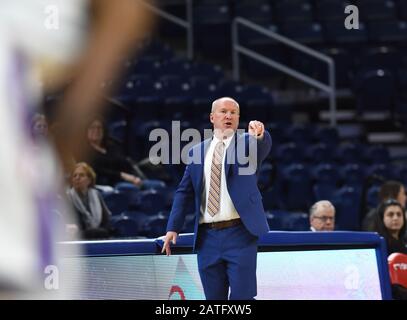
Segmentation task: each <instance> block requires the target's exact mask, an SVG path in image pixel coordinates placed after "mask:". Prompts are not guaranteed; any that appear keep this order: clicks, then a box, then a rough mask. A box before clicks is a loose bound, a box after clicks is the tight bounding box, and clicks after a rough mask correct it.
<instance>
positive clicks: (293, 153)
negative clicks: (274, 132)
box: [275, 143, 304, 166]
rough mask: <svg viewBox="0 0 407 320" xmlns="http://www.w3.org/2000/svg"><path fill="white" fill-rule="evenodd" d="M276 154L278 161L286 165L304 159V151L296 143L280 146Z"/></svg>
mask: <svg viewBox="0 0 407 320" xmlns="http://www.w3.org/2000/svg"><path fill="white" fill-rule="evenodd" d="M275 156H276V160H277V161H278V163H280V164H281V165H284V166H286V165H289V164H293V163H301V162H303V161H304V154H303V151H302V149H301V148H300V147H299V146H298V145H296V144H295V143H285V144H282V145H280V146H278V147H277V149H276V154H275Z"/></svg>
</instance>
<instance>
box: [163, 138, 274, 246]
mask: <svg viewBox="0 0 407 320" xmlns="http://www.w3.org/2000/svg"><path fill="white" fill-rule="evenodd" d="M241 139H243V140H241ZM210 142H211V139H208V140H205V141H203V142H201V143H200V144H197V145H196V146H194V147H193V148H192V149H191V150H190V152H189V159H190V161H191V162H190V164H188V165H187V167H186V169H185V172H184V176H183V178H182V180H181V182H180V184H179V186H178V189H177V191H176V192H175V195H174V202H173V205H172V209H171V213H170V217H169V220H168V225H167V231H175V232H177V233H179V232H180V231H181V229H182V227H183V224H184V221H185V215H186V214H187V213H188V212H186V210H185V208H188V207H189V205H190V203H189V202H191V201H192V202H194V203H195V228H194V247H195V242H196V236H197V232H198V223H199V218H200V215H201V213H200V207H201V197H202V192H203V183H202V182H203V176H204V159H205V154H206V151H207V149H208V147H209V145H210ZM240 143H243V144H244V146H245V150H246V155H247V154H248V152H247V150H250V149H249V144H252V143H255V144H257V153H256V157H257V158H256V159H255V160H256V161H252V162H251V169H253V170H252V171H253V173H252V174H249V175H247V174H245V175H243V174H239V173H241V172H242V171H241V170H242V169H244V168H246V169H247V167H248V165H247V163H246V164H242V163H239V161H238V160H237V159H238V154H237V153H238V152H239V147H237V146H238V145H239V144H240ZM240 146H241V144H240ZM270 149H271V136H270V134H269V133H268V132H267V131H265V132H264V137H263V139H262V140H257V139H255V138H254V137H252V136H250V135H249V134H247V133H245V134H242V135H236V134H235V137H234V138H233V139H232V141H231V143H230V145H229V147H228V148H227V150H226V156H225V163H224V166H225V176H226V180H227V181H226V185H227V188H228V191H229V195H230V198H231V199H232V202H233V205H234V206H235V208H236V210H237V212H238V213H239V215H240V218H241V219H242V222H243V224H244V226H245V227H246V229H247V230H248V231H249V232H250V233H252V234H253V235H255V236H261V235H263V234H265V233H267V232H268V231H269V226H268V223H267V219H266V216H265V213H264V208H263V203H262V196H261V194H260V191H259V189H258V187H257V173H258V169H259V168H260V165H261V163H262V162H263V160H264V159H265V158H266V157H267V155H268V153H269V152H270ZM239 153H240V152H239ZM233 157H234V158H233ZM228 159H229V161H228ZM230 159H236V161H233V162H232V161H230ZM252 159H253V158H252ZM230 162H232V163H230Z"/></svg>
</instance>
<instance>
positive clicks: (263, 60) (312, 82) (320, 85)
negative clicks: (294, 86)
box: [232, 17, 337, 127]
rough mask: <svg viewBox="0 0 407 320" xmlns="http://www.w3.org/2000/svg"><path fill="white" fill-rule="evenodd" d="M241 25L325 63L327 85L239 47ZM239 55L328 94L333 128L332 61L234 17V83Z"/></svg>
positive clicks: (334, 103) (298, 44)
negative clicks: (239, 28)
mask: <svg viewBox="0 0 407 320" xmlns="http://www.w3.org/2000/svg"><path fill="white" fill-rule="evenodd" d="M239 24H241V25H243V26H246V27H248V28H250V29H252V30H255V31H257V32H259V33H262V34H263V35H265V36H268V37H270V38H273V39H275V40H276V41H279V42H281V43H283V44H285V45H287V46H289V47H292V48H294V49H297V50H299V51H301V52H303V53H305V54H308V55H310V56H312V57H314V58H316V59H319V60H321V61H323V62H325V63H326V64H327V65H328V76H329V84H325V83H323V82H320V81H318V80H315V79H314V78H311V77H309V76H307V75H306V74H304V73H302V72H299V71H297V70H295V69H292V68H290V67H287V66H286V65H284V64H282V63H279V62H278V61H276V60H273V59H270V58H269V57H266V56H264V55H261V54H259V53H257V52H255V51H253V50H251V49H249V48H246V47H243V46H241V45H239V34H238V25H239ZM239 53H241V54H244V55H246V56H248V57H250V58H252V59H255V60H257V61H259V62H261V63H264V64H266V65H268V66H270V67H272V68H275V69H277V70H279V71H281V72H283V73H286V74H288V75H290V76H292V77H294V78H296V79H298V80H300V81H303V82H305V83H307V84H309V85H311V86H314V87H316V88H318V89H320V90H322V91H324V92H326V93H328V94H329V106H330V118H331V119H330V124H331V126H333V127H335V126H336V124H337V121H336V83H335V62H334V61H333V59H332V58H331V57H329V56H327V55H325V54H322V53H320V52H318V51H316V50H313V49H311V48H309V47H306V46H304V45H302V44H300V43H298V42H295V41H293V40H291V39H289V38H287V37H284V36H282V35H279V34H277V33H275V32H273V31H271V30H268V29H266V28H264V27H262V26H260V25H258V24H255V23H253V22H251V21H249V20H247V19H244V18H241V17H236V18H235V19H233V24H232V59H233V79H234V80H235V81H239V80H240V59H239Z"/></svg>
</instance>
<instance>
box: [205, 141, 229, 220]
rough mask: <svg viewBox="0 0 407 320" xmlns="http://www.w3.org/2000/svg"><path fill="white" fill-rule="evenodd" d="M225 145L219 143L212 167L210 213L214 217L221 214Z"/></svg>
mask: <svg viewBox="0 0 407 320" xmlns="http://www.w3.org/2000/svg"><path fill="white" fill-rule="evenodd" d="M224 149H225V145H224V143H223V142H222V141H220V142H218V143H217V144H216V147H215V151H214V152H213V157H212V165H211V181H210V184H209V196H208V212H209V214H210V215H211V216H212V217H213V216H214V215H215V214H217V213H218V212H219V207H220V180H221V174H222V158H223V151H224Z"/></svg>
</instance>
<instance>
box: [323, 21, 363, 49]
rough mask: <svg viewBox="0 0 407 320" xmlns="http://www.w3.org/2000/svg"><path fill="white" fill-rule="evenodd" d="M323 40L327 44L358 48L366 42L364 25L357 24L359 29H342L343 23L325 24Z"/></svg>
mask: <svg viewBox="0 0 407 320" xmlns="http://www.w3.org/2000/svg"><path fill="white" fill-rule="evenodd" d="M324 32H325V39H326V41H327V42H328V43H329V44H334V45H344V46H345V45H346V46H352V47H356V46H357V47H360V46H361V45H363V44H365V43H366V42H367V40H368V34H367V30H366V26H365V25H364V23H362V22H360V23H359V29H351V30H348V29H346V28H344V25H343V21H332V22H325V27H324Z"/></svg>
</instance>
